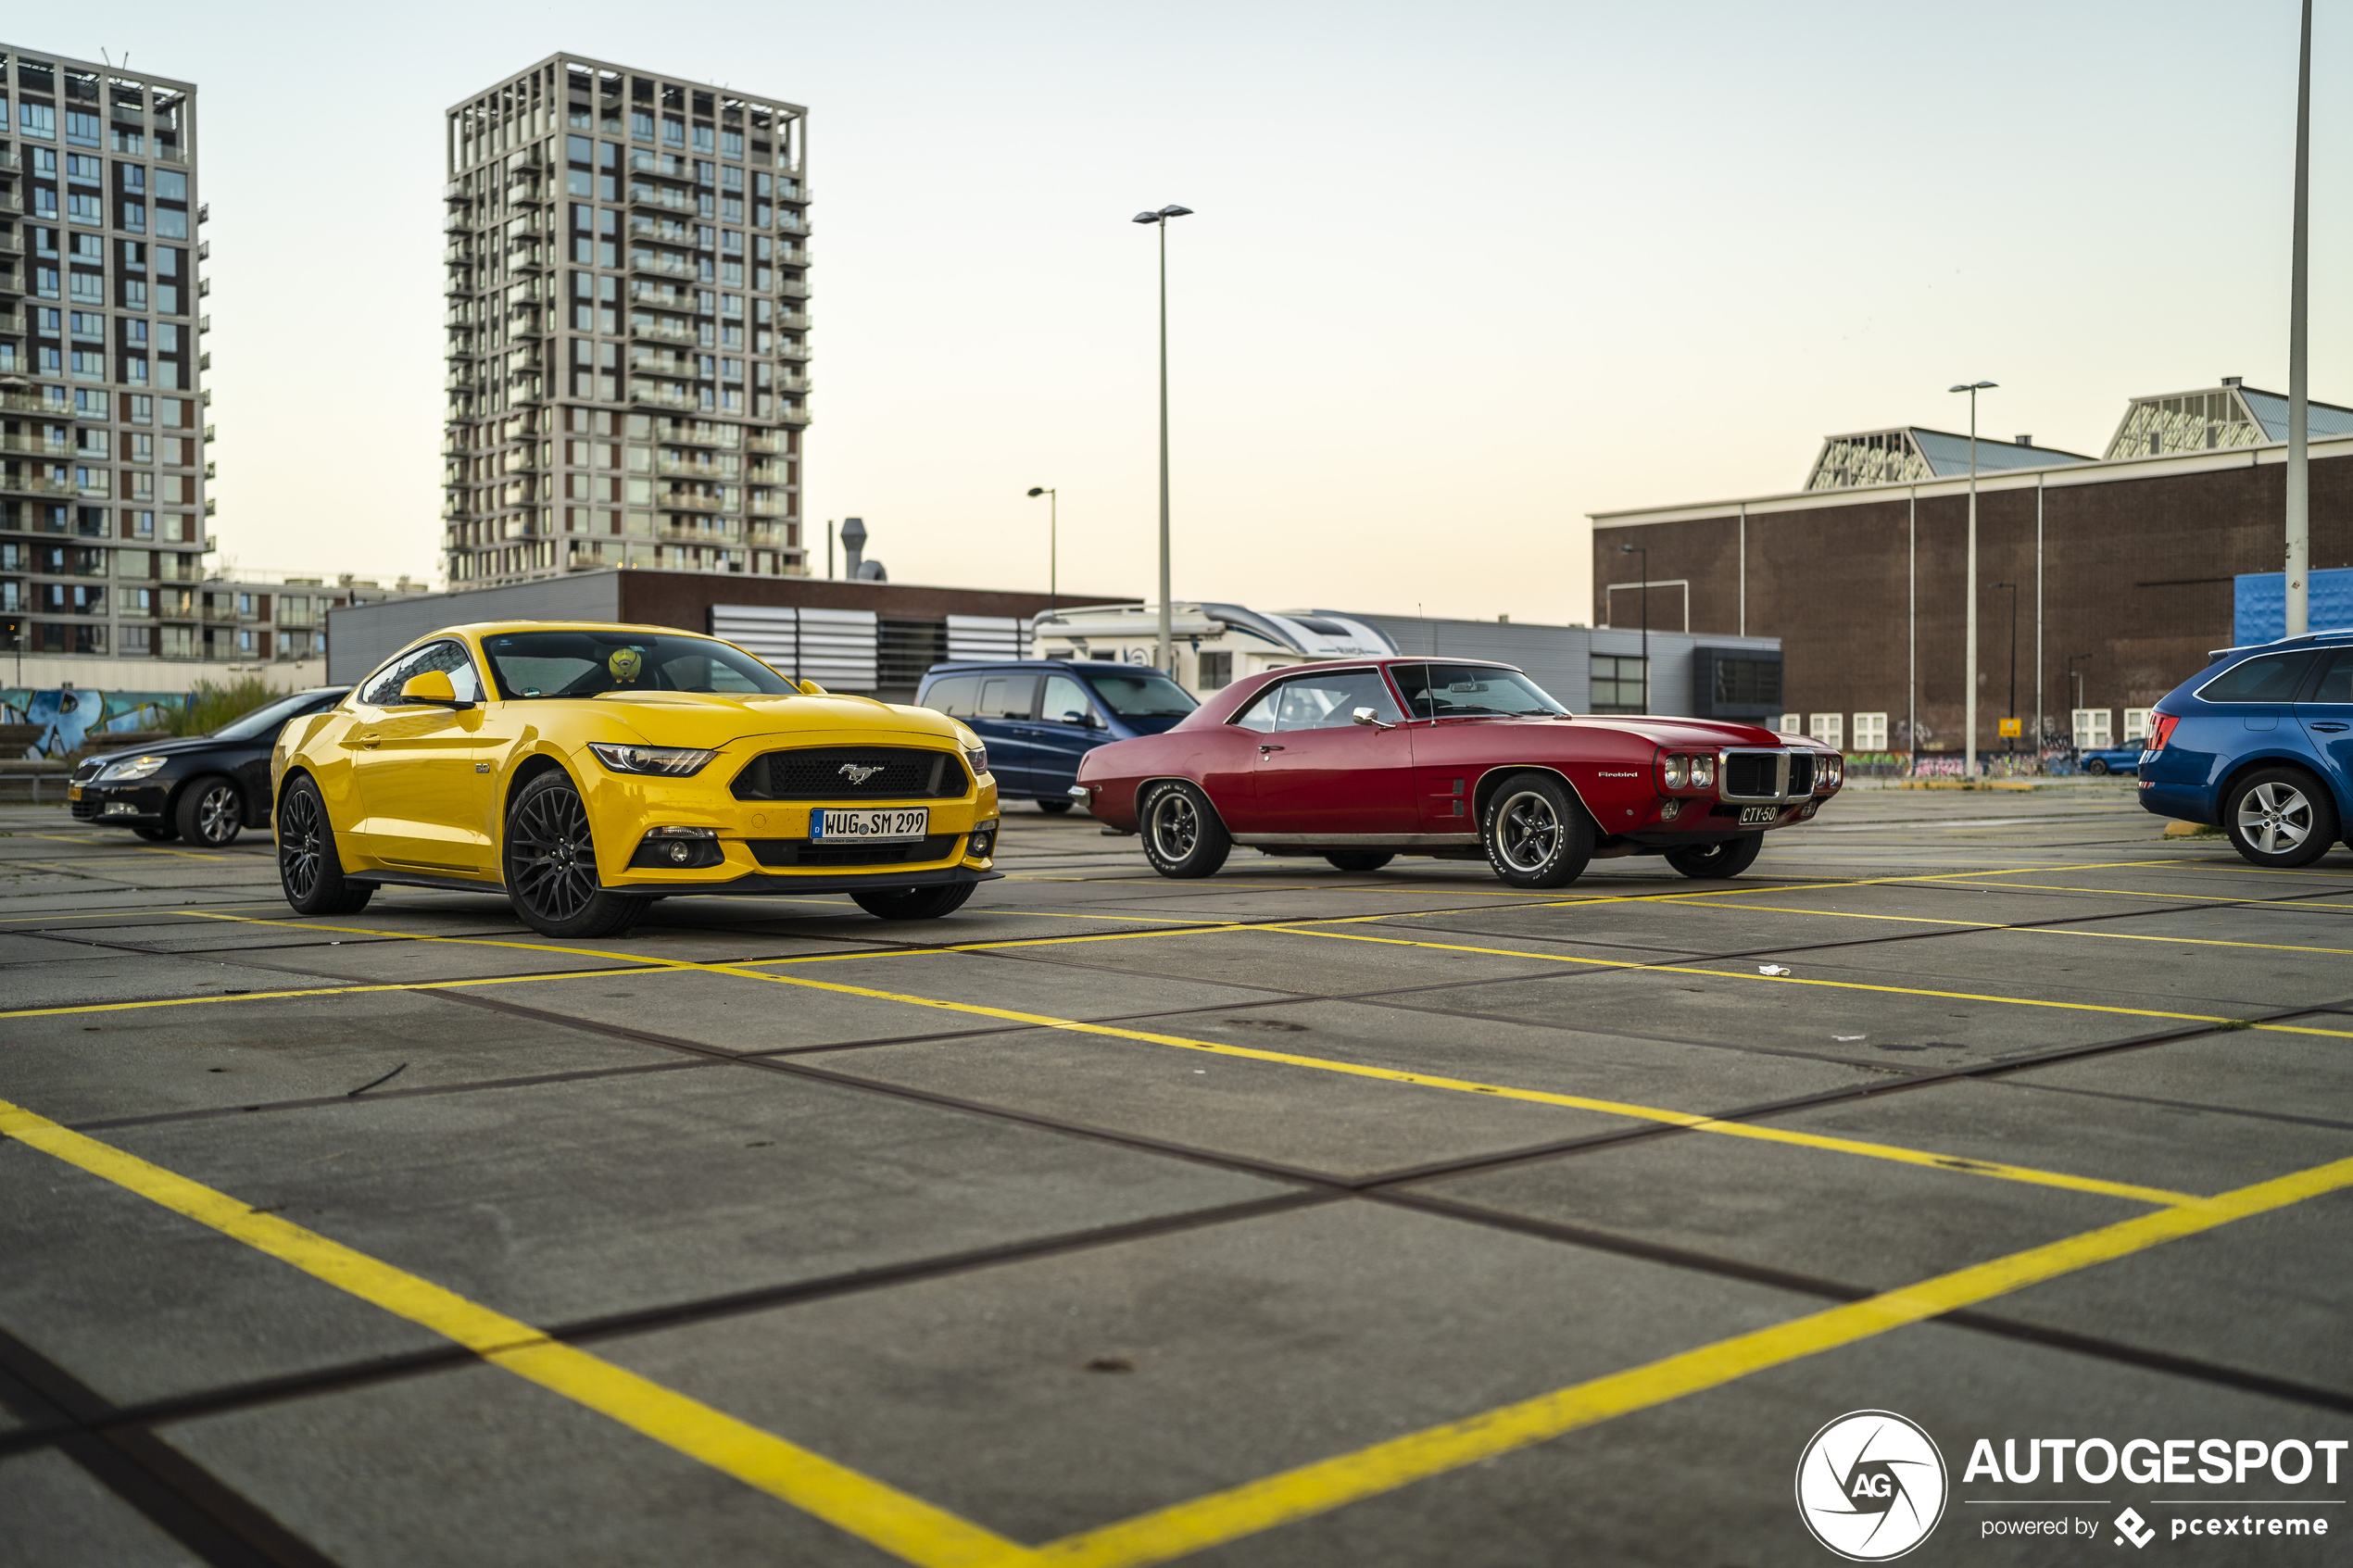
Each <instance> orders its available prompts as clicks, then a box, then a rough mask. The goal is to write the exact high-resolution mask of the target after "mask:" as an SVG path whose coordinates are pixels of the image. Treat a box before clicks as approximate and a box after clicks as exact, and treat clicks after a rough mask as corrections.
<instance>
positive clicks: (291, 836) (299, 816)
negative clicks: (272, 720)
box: [278, 775, 376, 915]
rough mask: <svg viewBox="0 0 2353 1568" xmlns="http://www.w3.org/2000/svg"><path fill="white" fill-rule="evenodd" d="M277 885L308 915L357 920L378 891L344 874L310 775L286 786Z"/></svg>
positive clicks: (280, 814) (280, 813) (280, 811)
mask: <svg viewBox="0 0 2353 1568" xmlns="http://www.w3.org/2000/svg"><path fill="white" fill-rule="evenodd" d="M278 885H279V886H280V887H282V888H283V889H285V894H286V902H287V903H289V904H291V905H293V906H294V909H295V912H296V914H303V915H356V914H358V913H359V911H360V910H362V909H366V908H367V907H368V900H369V898H370V897H372V896H373V895H374V893H375V891H376V890H375V889H374V888H373V887H371V886H370V885H369V884H366V883H364V882H353V881H351V880H350V879H349V878H347V877H346V876H345V875H344V874H343V859H342V857H341V856H339V855H338V854H336V852H335V829H334V824H333V822H329V821H327V803H326V802H325V801H324V800H322V799H321V798H320V796H319V786H318V785H317V784H313V783H312V782H311V781H310V779H309V777H308V775H305V776H303V777H300V778H297V779H296V780H295V782H294V783H292V784H288V785H287V786H286V797H285V799H284V801H283V802H282V803H281V804H280V805H279V807H278Z"/></svg>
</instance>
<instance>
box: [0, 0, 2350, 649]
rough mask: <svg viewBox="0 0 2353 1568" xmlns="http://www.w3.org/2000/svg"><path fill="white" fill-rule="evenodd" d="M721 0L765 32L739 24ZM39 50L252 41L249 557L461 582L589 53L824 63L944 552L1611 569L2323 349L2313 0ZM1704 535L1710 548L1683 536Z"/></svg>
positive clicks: (1549, 578)
mask: <svg viewBox="0 0 2353 1568" xmlns="http://www.w3.org/2000/svg"><path fill="white" fill-rule="evenodd" d="M2339 10H2341V8H2340V7H2330V6H2324V7H2322V13H2323V14H2322V18H2321V21H2320V24H2319V27H2318V31H2317V36H2316V43H2315V50H2316V54H2317V56H2318V57H2319V60H2320V64H2319V65H2318V67H2317V68H2316V71H2315V101H2316V106H2317V107H2316V110H2315V130H2314V169H2315V179H2314V186H2315V191H2316V193H2317V194H2316V199H2315V209H2316V210H2315V247H2314V263H2315V265H2314V278H2315V288H2314V307H2313V321H2314V328H2313V376H2314V383H2313V390H2314V394H2315V395H2318V396H2322V397H2328V398H2334V399H2337V400H2348V401H2353V307H2348V301H2347V295H2346V291H2344V290H2343V289H2341V288H2338V287H2334V286H2333V284H2334V280H2337V279H2340V278H2342V277H2343V276H2344V275H2345V270H2346V268H2347V264H2348V262H2353V254H2349V247H2348V241H2353V203H2348V202H2347V201H2346V200H2345V199H2343V197H2342V195H2341V193H2344V192H2346V191H2347V190H2353V180H2348V178H2347V176H2348V174H2353V112H2348V105H2353V22H2348V21H2345V20H2342V19H2339V18H2338V17H2337V16H2334V15H2332V14H2331V13H2332V12H2335V11H2339ZM704 18H713V19H720V25H715V26H711V27H708V28H706V27H704V26H702V25H700V23H701V19H704ZM6 34H7V35H8V36H9V37H10V39H11V41H12V42H14V43H16V44H19V45H22V46H24V47H27V48H31V49H51V50H55V51H57V53H60V54H69V55H75V56H83V57H89V58H95V57H96V56H97V55H98V51H99V49H100V48H101V47H105V48H107V49H108V50H110V51H112V52H113V54H114V55H115V56H116V57H117V58H118V59H120V57H121V54H122V51H123V50H125V49H129V50H130V51H131V64H132V66H133V67H134V68H144V69H148V70H154V71H159V72H162V73H165V74H168V75H172V76H178V77H182V78H187V79H190V80H193V81H195V82H197V83H198V84H199V86H200V88H201V91H202V100H201V102H202V108H201V113H202V117H203V118H202V122H201V123H202V131H201V133H202V136H203V183H204V195H205V197H206V199H207V200H208V202H209V203H210V205H211V207H212V222H211V224H210V226H209V228H208V231H207V233H208V238H209V239H210V241H211V245H212V260H211V263H210V266H209V274H210V276H211V277H212V278H213V280H214V282H213V293H212V295H211V299H210V301H209V305H210V309H211V313H212V319H213V328H214V330H213V332H212V333H211V335H210V337H209V338H208V340H207V347H208V348H209V349H210V350H211V352H212V356H213V366H214V369H213V371H212V376H211V381H210V383H209V384H210V385H211V386H212V387H213V388H214V403H213V408H212V411H211V415H210V417H211V418H212V419H213V420H215V421H216V422H217V423H218V425H219V426H220V440H219V442H218V443H217V445H215V447H214V448H213V455H214V456H215V457H216V458H218V460H219V463H220V479H219V482H218V484H217V486H216V488H215V492H214V493H215V494H216V495H217V496H218V497H219V501H220V516H219V520H218V531H219V533H220V539H221V541H222V544H223V546H224V554H225V556H226V557H227V558H231V559H233V561H234V562H235V563H236V564H237V565H240V566H242V567H245V568H251V569H260V570H280V571H291V570H306V571H359V572H362V573H367V574H383V575H387V576H388V575H390V574H393V573H396V572H400V571H409V572H412V573H417V574H419V575H428V574H434V573H437V571H438V570H439V555H438V545H439V539H440V524H439V519H438V509H439V504H440V493H439V489H438V485H439V477H440V459H439V455H438V454H439V445H440V422H439V421H440V414H441V408H442V397H441V386H440V383H441V373H442V360H441V353H442V337H441V327H440V320H441V311H442V300H441V297H440V294H439V290H440V287H441V269H440V266H439V254H440V249H441V243H442V241H441V233H440V219H441V212H442V207H441V202H440V187H441V183H442V181H443V179H444V172H443V169H442V165H441V146H442V140H441V123H442V111H443V110H444V108H446V107H447V106H448V105H449V104H451V103H452V102H454V101H456V100H458V99H459V98H460V97H462V96H464V95H466V94H469V93H471V92H472V91H475V90H477V89H479V88H481V87H483V86H485V85H487V84H489V83H490V82H495V81H497V80H498V79H499V78H501V77H503V76H505V75H507V74H509V73H510V72H512V71H515V70H518V69H522V67H523V66H525V65H528V64H530V63H531V62H533V61H535V60H537V59H539V58H541V57H543V56H547V55H548V54H551V53H554V52H556V51H557V50H560V49H569V50H574V51H577V52H579V53H582V54H585V55H589V56H598V57H601V58H605V59H610V60H615V61H619V62H622V63H624V64H631V65H638V66H642V67H645V68H648V69H658V70H662V71H668V72H673V73H676V74H678V75H681V76H685V77H689V78H704V79H709V80H712V81H715V82H720V83H723V84H726V85H732V86H736V87H739V88H742V89H745V90H748V91H754V92H758V93H761V94H772V95H774V96H777V97H781V98H785V99H786V100H789V101H792V102H797V103H801V104H805V105H807V106H809V107H810V109H811V137H810V166H809V169H810V180H811V187H812V191H813V193H814V194H815V197H816V201H815V205H814V206H813V207H812V215H811V216H812V233H813V236H814V238H813V243H812V255H813V256H814V257H815V260H816V263H817V264H816V266H815V267H814V269H813V270H812V285H813V289H812V292H813V295H814V299H813V306H814V319H815V320H816V323H817V327H818V330H817V332H816V333H815V335H814V342H815V345H816V348H817V358H816V361H815V364H814V366H813V370H814V374H815V381H814V385H815V389H816V390H815V393H814V395H812V400H811V401H812V408H813V410H814V412H815V414H816V422H815V424H814V426H813V428H812V433H811V434H810V437H809V454H810V455H809V458H808V460H807V465H806V472H807V475H808V494H807V495H806V497H805V508H806V514H807V516H808V518H809V519H810V521H811V522H812V525H813V526H812V530H811V532H812V535H813V536H815V537H818V538H820V539H822V531H823V525H824V521H825V520H826V519H828V518H839V517H842V516H845V515H849V514H857V515H860V516H862V517H863V518H864V519H865V521H866V525H867V527H868V529H869V530H870V531H871V533H872V535H873V538H872V541H871V543H870V546H869V549H870V550H871V552H872V553H873V554H875V555H876V556H878V557H880V558H883V559H884V560H886V561H887V563H888V564H889V567H890V570H891V572H892V574H893V576H894V577H895V578H897V579H898V580H900V581H902V582H923V583H956V584H970V585H976V586H998V587H1039V588H1042V587H1043V586H1044V584H1045V576H1046V561H1045V556H1046V518H1045V513H1044V506H1045V503H1044V502H1042V501H1030V500H1027V499H1026V498H1025V497H1024V495H1023V492H1024V491H1025V490H1026V489H1027V488H1028V487H1029V486H1031V485H1033V484H1051V485H1057V486H1059V487H1060V489H1061V492H1062V503H1063V505H1062V537H1063V550H1062V581H1063V584H1064V585H1065V588H1066V590H1069V591H1076V592H1081V593H1088V592H1091V593H1099V594H1134V595H1139V596H1151V594H1152V592H1153V577H1152V571H1153V566H1152V562H1153V537H1154V526H1155V462H1154V448H1153V440H1154V435H1153V432H1154V363H1155V361H1154V346H1153V326H1154V321H1153V293H1152V291H1153V260H1154V258H1153V252H1152V245H1153V236H1152V232H1151V230H1149V229H1146V228H1141V227H1138V226H1135V225H1132V224H1130V223H1129V222H1128V219H1129V217H1130V216H1131V215H1132V214H1133V213H1135V212H1136V211H1138V210H1139V209H1141V208H1145V207H1158V206H1160V205H1162V204H1164V203H1168V202H1178V203H1182V204H1183V205H1185V206H1188V207H1193V208H1195V209H1197V216H1194V217H1191V218H1187V219H1183V220H1179V221H1178V223H1177V224H1176V226H1175V228H1174V230H1173V232H1171V234H1170V236H1169V238H1170V242H1171V243H1170V274H1171V304H1170V328H1169V330H1170V336H1171V340H1172V345H1173V362H1174V370H1173V373H1172V385H1173V395H1174V406H1175V414H1174V420H1173V428H1174V438H1175V511H1176V593H1177V595H1178V596H1180V597H1205V598H1216V599H1233V600H1239V601H1241V602H1245V603H1252V604H1257V605H1260V606H1262V607H1267V608H1277V607H1290V606H1298V605H1316V606H1323V607H1327V608H1357V609H1366V610H1381V611H1406V612H1410V611H1412V610H1413V609H1414V608H1416V606H1419V607H1421V608H1424V609H1426V610H1427V611H1428V613H1430V614H1433V615H1435V614H1448V615H1461V616H1475V617H1491V616H1495V615H1500V614H1509V615H1510V616H1512V617H1513V618H1514V619H1515V620H1529V621H1539V620H1541V621H1567V620H1584V619H1587V616H1588V606H1589V604H1590V593H1589V590H1588V587H1587V580H1588V570H1587V533H1586V529H1585V526H1584V522H1583V516H1584V514H1585V513H1586V512H1588V511H1590V510H1595V509H1606V508H1617V507H1633V506H1644V505H1655V504H1667V503H1672V502H1677V501H1688V500H1699V499H1706V498H1713V497H1718V496H1726V495H1756V494H1765V493H1770V492H1773V491H1779V490H1786V489H1792V488H1794V487H1796V486H1797V485H1798V484H1800V483H1803V481H1804V478H1805V474H1806V468H1807V466H1808V464H1809V463H1810V462H1811V460H1812V458H1813V455H1814V452H1815V449H1816V446H1817V445H1818V442H1819V439H1820V437H1821V436H1822V435H1824V434H1825V433H1831V432H1834V431H1846V430H1854V429H1858V428H1868V427H1872V426H1881V425H1890V424H1895V423H1901V422H1906V421H1911V422H1919V423H1927V424H1943V425H1945V426H1947V427H1950V426H1952V425H1954V424H1956V423H1958V422H1959V421H1961V420H1964V419H1965V417H1966V416H1965V410H1964V409H1963V408H1962V407H1961V406H1960V400H1959V399H1957V398H1954V397H1949V396H1947V395H1945V394H1944V387H1946V386H1947V385H1949V384H1951V383H1954V382H1957V381H1964V380H1969V381H1973V380H1977V379H1979V378H1986V379H1991V380H1993V381H1996V382H1999V383H2002V384H2001V390H2000V391H1998V392H1994V393H1992V394H1988V395H1986V398H1985V401H1984V403H1983V405H1982V411H1983V418H1984V421H1985V423H1984V427H1983V428H1984V429H1985V430H1986V431H1987V432H1988V433H1999V434H2003V435H2008V434H2014V433H2020V432H2029V433H2032V434H2033V435H2034V436H2035V437H2036V438H2037V439H2038V440H2040V441H2042V442H2045V443H2046V444H2049V445H2058V446H2063V447H2069V448H2072V449H2074V450H2078V451H2085V452H2093V453H2096V452H2097V451H2098V450H2099V449H2100V448H2101V446H2102V445H2104V444H2105V442H2106V441H2107V438H2108V434H2109V433H2110V432H2111V431H2112V430H2113V429H2114V426H2115V424H2116V421H2117V420H2118V418H2119V417H2120V414H2121V412H2122V408H2123V403H2124V399H2125V398H2126V397H2127V396H2128V395H2132V394H2134V393H2148V392H2158V391H2170V390H2179V389H2184V388H2189V387H2195V386H2202V385H2208V384H2211V383H2213V382H2214V381H2215V380H2216V379H2217V378H2219V377H2221V376H2223V375H2244V376H2245V377H2246V378H2247V380H2248V381H2249V382H2250V383H2254V384H2258V385H2268V386H2273V387H2278V388H2281V389H2282V390H2284V387H2285V380H2286V372H2285V364H2286V340H2285V318H2286V304H2285V301H2286V291H2287V217H2288V172H2289V169H2288V163H2289V152H2290V147H2291V142H2292V130H2293V119H2294V108H2295V95H2294V94H2295V52H2296V7H2295V6H2294V5H2293V4H2292V3H2291V0H2262V3H2260V4H2244V5H2239V6H2226V7H2220V8H2218V7H2216V6H2213V5H2211V4H2210V3H2208V4H2198V5H2188V4H2173V3H2158V0H2131V3H2092V0H2079V3H2074V4H2069V5H2064V6H2052V5H2048V4H2038V5H2026V4H2000V3H1993V0H1980V3H1978V4H1973V5H1969V6H1958V5H1948V6H1918V5H1915V6H1885V5H1880V4H1843V5H1810V6H1809V5H1794V4H1783V5H1773V6H1759V5H1755V4H1729V5H1718V4H1685V5H1680V6H1626V5H1622V4H1617V5H1584V4H1566V3H1554V4H1546V5H1521V4H1493V3H1491V4H1475V3H1474V4H1465V3H1460V0H1458V3H1457V4H1454V5H1452V6H1442V7H1432V6H1398V5H1379V4H1361V3H1360V4H1348V5H1340V4H1308V3H1299V0H1252V3H1251V4H1228V3H1216V0H1192V3H1188V4H1185V5H1175V4H1161V5H1133V4H1128V5H1108V4H1102V3H1100V0H1098V3H1095V4H1066V5H1043V4H1020V3H1000V4H995V5H988V6H975V5H970V4H953V5H951V4H934V3H923V0H910V3H901V4H895V5H888V6H879V5H871V4H869V5H842V4H835V3H829V0H814V3H808V4H801V5H796V6H755V5H744V6H724V5H698V6H660V5H647V4H607V3H601V0H577V3H573V4H566V5H563V6H512V5H510V6H481V5H478V4H477V5H458V4H450V3H447V0H407V3H404V4H401V5H397V6H296V5H290V4H289V5H278V4H252V3H238V0H210V3H208V4H205V5H201V6H188V5H184V4H178V5H170V6H166V5H160V4H153V3H150V0H119V3H117V4H113V5H108V6H81V7H69V8H67V9H64V10H58V9H56V8H54V7H53V8H49V9H47V10H45V11H44V12H42V13H40V19H39V20H38V21H37V22H36V21H35V19H34V18H33V16H31V15H27V16H25V17H23V18H19V19H17V20H15V21H12V22H9V23H8V24H6ZM1653 564H1654V566H1655V568H1657V569H1658V571H1660V572H1661V574H1665V575H1672V574H1673V573H1672V572H1669V571H1667V569H1666V567H1665V566H1664V565H1662V564H1661V563H1653Z"/></svg>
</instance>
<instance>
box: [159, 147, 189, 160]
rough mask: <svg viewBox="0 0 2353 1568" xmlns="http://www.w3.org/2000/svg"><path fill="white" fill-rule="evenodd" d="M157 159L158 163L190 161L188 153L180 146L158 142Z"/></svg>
mask: <svg viewBox="0 0 2353 1568" xmlns="http://www.w3.org/2000/svg"><path fill="white" fill-rule="evenodd" d="M156 160H157V162H158V163H181V164H184V163H186V162H187V161H188V155H187V154H186V153H185V152H183V151H182V150H181V149H180V148H178V147H172V146H166V145H165V144H162V143H160V142H158V143H157V144H156Z"/></svg>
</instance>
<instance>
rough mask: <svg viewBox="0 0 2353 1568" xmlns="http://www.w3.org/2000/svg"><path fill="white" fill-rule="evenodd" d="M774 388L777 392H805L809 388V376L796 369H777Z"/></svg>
mask: <svg viewBox="0 0 2353 1568" xmlns="http://www.w3.org/2000/svg"><path fill="white" fill-rule="evenodd" d="M776 390H777V391H779V392H807V391H808V390H809V378H808V377H807V376H804V375H801V374H799V372H798V371H794V370H779V371H777V372H776Z"/></svg>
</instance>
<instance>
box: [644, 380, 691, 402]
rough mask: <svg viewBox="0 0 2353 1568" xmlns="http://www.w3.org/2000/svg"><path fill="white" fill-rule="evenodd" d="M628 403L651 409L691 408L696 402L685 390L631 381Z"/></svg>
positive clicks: (665, 384)
mask: <svg viewBox="0 0 2353 1568" xmlns="http://www.w3.org/2000/svg"><path fill="white" fill-rule="evenodd" d="M629 401H631V402H632V403H641V404H644V405H645V406H647V407H648V408H694V407H696V400H695V399H694V398H693V397H691V396H689V395H687V393H686V388H684V387H680V386H672V385H670V384H669V383H666V382H641V381H633V382H631V383H629Z"/></svg>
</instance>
